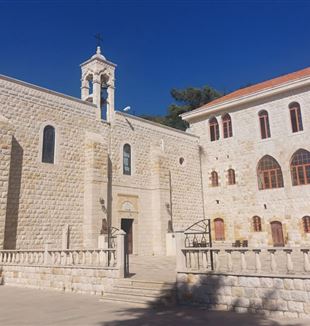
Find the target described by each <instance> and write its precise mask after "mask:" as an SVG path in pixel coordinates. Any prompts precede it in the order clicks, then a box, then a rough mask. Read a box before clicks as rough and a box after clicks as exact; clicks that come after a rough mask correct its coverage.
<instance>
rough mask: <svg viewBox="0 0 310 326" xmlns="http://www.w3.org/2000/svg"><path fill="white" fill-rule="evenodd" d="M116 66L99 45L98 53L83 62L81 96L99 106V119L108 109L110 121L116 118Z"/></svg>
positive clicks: (107, 113) (107, 115)
mask: <svg viewBox="0 0 310 326" xmlns="http://www.w3.org/2000/svg"><path fill="white" fill-rule="evenodd" d="M115 67H116V65H115V64H114V63H112V62H110V61H108V60H107V59H106V58H105V57H104V56H103V55H102V54H101V49H100V46H97V51H96V53H95V54H94V55H93V56H92V57H91V58H90V59H88V60H87V61H85V62H83V63H82V64H81V70H82V78H81V83H82V85H81V98H82V100H84V101H89V102H91V103H94V104H95V105H96V106H97V118H98V119H99V120H100V119H102V111H103V110H104V109H106V119H107V121H108V122H111V121H113V118H114V90H115V88H114V82H115V79H114V75H115Z"/></svg>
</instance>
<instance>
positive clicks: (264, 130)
mask: <svg viewBox="0 0 310 326" xmlns="http://www.w3.org/2000/svg"><path fill="white" fill-rule="evenodd" d="M259 121H260V130H261V135H262V139H265V138H267V134H266V127H265V118H264V117H261V118H259Z"/></svg>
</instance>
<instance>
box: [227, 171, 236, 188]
mask: <svg viewBox="0 0 310 326" xmlns="http://www.w3.org/2000/svg"><path fill="white" fill-rule="evenodd" d="M227 174H228V184H229V185H234V184H236V175H235V170H234V169H228V173H227Z"/></svg>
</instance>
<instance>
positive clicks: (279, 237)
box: [270, 221, 284, 247]
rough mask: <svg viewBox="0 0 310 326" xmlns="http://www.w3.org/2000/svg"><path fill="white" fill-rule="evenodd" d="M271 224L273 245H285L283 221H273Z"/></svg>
mask: <svg viewBox="0 0 310 326" xmlns="http://www.w3.org/2000/svg"><path fill="white" fill-rule="evenodd" d="M270 225H271V234H272V241H273V245H274V246H275V247H284V237H283V229H282V223H281V222H279V221H273V222H271V223H270Z"/></svg>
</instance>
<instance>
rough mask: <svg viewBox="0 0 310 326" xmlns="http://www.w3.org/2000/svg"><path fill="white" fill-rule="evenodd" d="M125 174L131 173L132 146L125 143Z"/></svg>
mask: <svg viewBox="0 0 310 326" xmlns="http://www.w3.org/2000/svg"><path fill="white" fill-rule="evenodd" d="M123 174H126V175H131V147H130V145H129V144H125V145H124V147H123Z"/></svg>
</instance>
